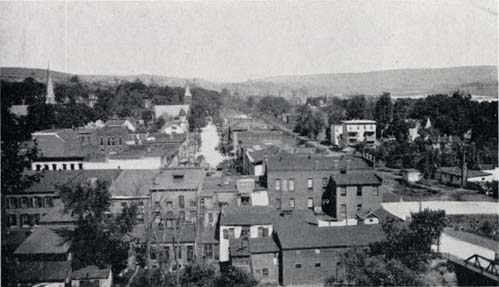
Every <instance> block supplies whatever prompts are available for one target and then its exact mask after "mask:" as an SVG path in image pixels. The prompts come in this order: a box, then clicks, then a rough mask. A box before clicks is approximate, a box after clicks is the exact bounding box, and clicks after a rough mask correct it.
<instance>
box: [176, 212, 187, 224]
mask: <svg viewBox="0 0 499 287" xmlns="http://www.w3.org/2000/svg"><path fill="white" fill-rule="evenodd" d="M178 217H179V220H180V221H181V222H183V221H185V211H180V212H179V215H178Z"/></svg>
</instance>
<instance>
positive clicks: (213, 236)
mask: <svg viewBox="0 0 499 287" xmlns="http://www.w3.org/2000/svg"><path fill="white" fill-rule="evenodd" d="M199 242H200V243H218V240H217V229H216V228H214V227H213V226H211V225H209V226H206V227H204V226H200V227H199Z"/></svg>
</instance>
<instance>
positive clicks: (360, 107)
mask: <svg viewBox="0 0 499 287" xmlns="http://www.w3.org/2000/svg"><path fill="white" fill-rule="evenodd" d="M346 112H347V118H348V119H364V118H365V117H366V97H365V96H364V95H357V96H354V97H352V98H351V99H350V100H349V101H348V104H347V107H346Z"/></svg>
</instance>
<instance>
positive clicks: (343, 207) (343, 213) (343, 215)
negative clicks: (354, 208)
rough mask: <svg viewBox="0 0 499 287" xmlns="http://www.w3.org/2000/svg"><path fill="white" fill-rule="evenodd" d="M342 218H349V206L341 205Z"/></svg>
mask: <svg viewBox="0 0 499 287" xmlns="http://www.w3.org/2000/svg"><path fill="white" fill-rule="evenodd" d="M341 217H342V218H345V217H347V205H346V204H342V205H341Z"/></svg>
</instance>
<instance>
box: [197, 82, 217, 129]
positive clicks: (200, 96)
mask: <svg viewBox="0 0 499 287" xmlns="http://www.w3.org/2000/svg"><path fill="white" fill-rule="evenodd" d="M191 93H192V104H191V112H190V116H189V127H190V129H191V130H194V129H199V128H202V127H204V126H206V124H207V123H208V119H212V120H214V121H218V120H219V118H220V111H221V109H222V104H223V101H222V99H223V98H222V95H221V94H220V93H219V92H217V91H213V90H206V89H203V88H194V89H191Z"/></svg>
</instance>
